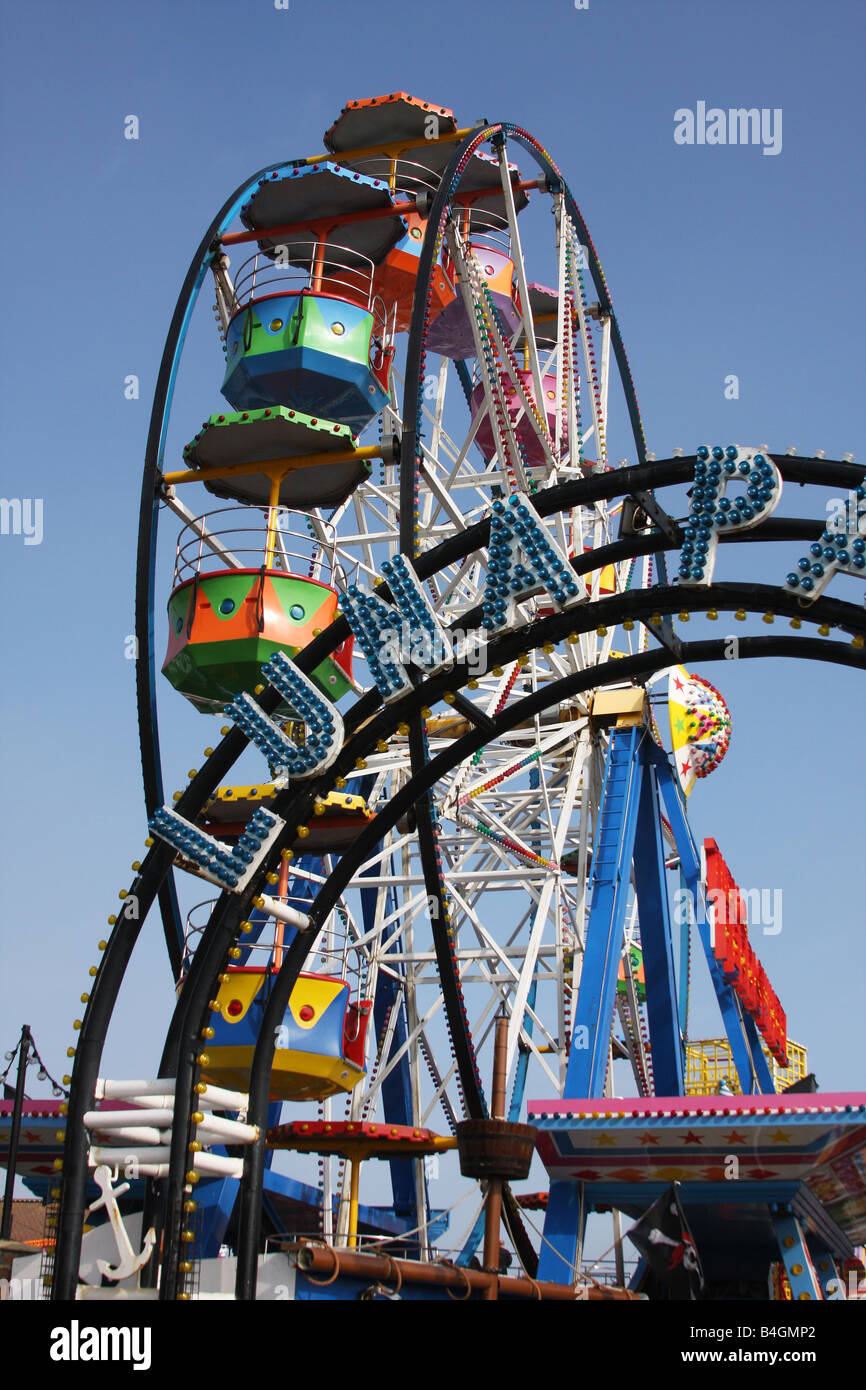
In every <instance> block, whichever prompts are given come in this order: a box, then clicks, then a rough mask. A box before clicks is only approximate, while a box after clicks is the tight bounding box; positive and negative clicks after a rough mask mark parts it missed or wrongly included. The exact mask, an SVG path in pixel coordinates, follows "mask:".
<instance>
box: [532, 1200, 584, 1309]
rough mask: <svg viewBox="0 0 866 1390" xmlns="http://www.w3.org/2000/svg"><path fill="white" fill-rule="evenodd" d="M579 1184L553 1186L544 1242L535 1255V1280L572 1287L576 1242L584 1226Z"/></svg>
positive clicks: (548, 1203)
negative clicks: (536, 1271)
mask: <svg viewBox="0 0 866 1390" xmlns="http://www.w3.org/2000/svg"><path fill="white" fill-rule="evenodd" d="M582 1188H583V1184H582V1183H577V1182H552V1183H551V1184H550V1193H549V1195H548V1198H547V1212H546V1215H545V1218H544V1240H543V1241H542V1242H541V1250H540V1251H539V1255H538V1276H537V1277H538V1278H539V1279H549V1280H551V1281H552V1282H553V1283H554V1284H572V1283H574V1278H575V1273H574V1267H575V1264H576V1263H577V1241H578V1236H579V1235H580V1234H582V1227H585V1225H586V1212H585V1211H583V1212H582V1211H581V1191H582Z"/></svg>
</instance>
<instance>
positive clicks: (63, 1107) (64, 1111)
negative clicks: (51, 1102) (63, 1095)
mask: <svg viewBox="0 0 866 1390" xmlns="http://www.w3.org/2000/svg"><path fill="white" fill-rule="evenodd" d="M59 1110H60V1113H61V1115H68V1114H69V1102H68V1101H65V1100H62V1101H61V1102H60V1106H59Z"/></svg>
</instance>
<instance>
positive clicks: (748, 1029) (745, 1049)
mask: <svg viewBox="0 0 866 1390" xmlns="http://www.w3.org/2000/svg"><path fill="white" fill-rule="evenodd" d="M656 776H657V778H658V784H659V790H660V792H661V796H662V801H663V802H664V807H665V811H666V812H667V817H668V821H669V822H670V827H671V830H672V831H673V836H674V842H675V844H676V847H677V853H678V854H679V856H680V868H681V873H682V875H683V878H684V879H685V884H686V888H687V891H688V893H689V894H690V898H689V901H690V902H691V903H692V904H693V905H694V910H695V918H696V925H697V928H698V936H699V937H700V942H701V946H702V947H703V952H704V956H705V958H706V962H707V968H708V970H709V972H710V979H711V980H712V983H713V989H714V990H715V992H716V999H717V1001H718V1005H719V1012H720V1013H721V1015H722V1024H723V1026H724V1029H725V1035H726V1037H727V1039H728V1043H729V1044H730V1048H731V1056H732V1058H733V1062H734V1066H735V1067H736V1069H737V1076H738V1077H739V1081H740V1088H741V1089H742V1092H743V1094H744V1095H747V1096H748V1095H752V1094H754V1093H760V1094H762V1095H772V1094H774V1092H775V1090H776V1088H775V1086H774V1085H773V1078H772V1075H771V1073H770V1068H769V1066H768V1064H767V1059H766V1057H765V1056H764V1050H763V1048H762V1047H761V1044H760V1040H759V1039H758V1034H757V1029H756V1028H755V1025H754V1023H753V1022H752V1020H751V1019H750V1018H749V1017H748V1015H746V1014H745V1013H744V1011H743V1010H742V1009H741V1008H740V1001H739V999H738V997H737V994H736V991H735V990H734V988H733V986H732V985H730V984H728V982H727V980H726V979H725V977H724V975H723V974H722V971H721V969H720V967H719V963H718V961H717V960H716V957H715V954H714V952H713V943H712V937H711V933H710V925H709V922H708V921H707V917H706V912H705V910H704V900H703V897H702V895H701V892H700V888H701V864H700V858H699V856H698V851H697V848H696V846H695V842H694V840H693V839H692V832H691V828H690V826H689V823H688V820H687V818H686V812H685V806H684V805H683V796H682V792H681V791H680V788H679V784H678V783H677V781H676V780H675V778H674V775H673V773H672V772H671V769H670V765H669V764H668V762H667V759H666V758H665V757H664V755H663V754H661V753H660V754H659V756H658V759H657V760H656Z"/></svg>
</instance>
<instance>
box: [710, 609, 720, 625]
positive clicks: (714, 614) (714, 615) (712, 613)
mask: <svg viewBox="0 0 866 1390" xmlns="http://www.w3.org/2000/svg"><path fill="white" fill-rule="evenodd" d="M718 616H719V610H718V609H717V608H708V609H707V617H708V618H709V620H710V622H711V623H714V622H715V621H716V619H717V618H718Z"/></svg>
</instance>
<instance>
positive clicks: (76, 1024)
mask: <svg viewBox="0 0 866 1390" xmlns="http://www.w3.org/2000/svg"><path fill="white" fill-rule="evenodd" d="M72 1026H73V1028H74V1029H75V1031H76V1032H78V1029H79V1028H80V1027H81V1019H80V1018H76V1019H74V1020H73V1023H72Z"/></svg>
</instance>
